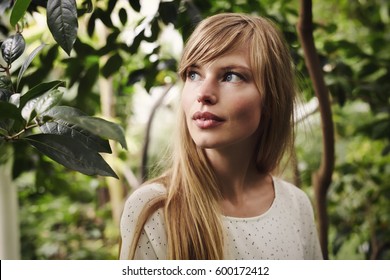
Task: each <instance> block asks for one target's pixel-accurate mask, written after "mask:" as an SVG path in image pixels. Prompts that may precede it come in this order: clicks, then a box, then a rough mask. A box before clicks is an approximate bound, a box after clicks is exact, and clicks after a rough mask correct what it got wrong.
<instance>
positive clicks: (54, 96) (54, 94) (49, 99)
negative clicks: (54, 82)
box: [35, 89, 64, 115]
mask: <svg viewBox="0 0 390 280" xmlns="http://www.w3.org/2000/svg"><path fill="white" fill-rule="evenodd" d="M63 94H64V93H63V92H62V91H59V90H58V89H55V90H53V91H50V92H48V93H46V94H45V95H42V96H41V97H39V98H38V101H37V104H36V105H35V111H36V112H37V115H41V114H42V113H44V112H46V111H47V110H49V109H50V108H52V107H54V106H55V105H57V104H58V103H59V102H60V101H61V98H62V96H63Z"/></svg>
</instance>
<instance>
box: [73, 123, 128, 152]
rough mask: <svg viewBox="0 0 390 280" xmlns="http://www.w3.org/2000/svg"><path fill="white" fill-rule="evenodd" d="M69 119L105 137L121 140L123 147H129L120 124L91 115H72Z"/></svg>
mask: <svg viewBox="0 0 390 280" xmlns="http://www.w3.org/2000/svg"><path fill="white" fill-rule="evenodd" d="M67 121H68V120H67ZM69 121H70V122H71V123H74V124H77V125H79V126H80V127H82V128H84V129H87V130H89V131H90V132H92V133H93V134H95V135H98V136H100V137H102V138H104V139H112V140H115V141H117V142H119V143H120V144H121V145H122V147H123V148H125V149H127V144H126V138H125V134H124V131H123V128H122V127H121V126H119V125H118V124H115V123H112V122H109V121H106V120H103V119H101V118H96V117H89V116H81V117H72V118H70V119H69Z"/></svg>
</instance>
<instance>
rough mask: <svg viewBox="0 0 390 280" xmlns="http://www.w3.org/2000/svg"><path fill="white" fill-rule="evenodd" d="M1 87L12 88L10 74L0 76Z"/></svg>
mask: <svg viewBox="0 0 390 280" xmlns="http://www.w3.org/2000/svg"><path fill="white" fill-rule="evenodd" d="M0 89H8V90H12V81H11V79H10V78H9V77H8V76H0Z"/></svg>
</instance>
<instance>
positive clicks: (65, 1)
mask: <svg viewBox="0 0 390 280" xmlns="http://www.w3.org/2000/svg"><path fill="white" fill-rule="evenodd" d="M47 25H48V26H49V29H50V32H51V33H52V35H53V37H54V39H55V40H56V42H57V43H58V44H59V45H60V46H61V48H62V49H63V50H64V51H65V52H66V53H67V54H68V55H70V52H71V50H72V48H73V44H74V42H75V41H76V37H77V29H78V21H77V7H76V1H74V0H51V1H48V2H47Z"/></svg>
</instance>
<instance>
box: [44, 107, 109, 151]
mask: <svg viewBox="0 0 390 280" xmlns="http://www.w3.org/2000/svg"><path fill="white" fill-rule="evenodd" d="M78 116H85V113H84V112H82V111H80V110H78V109H76V108H72V107H68V106H56V107H54V108H52V109H50V110H48V111H47V112H45V113H44V117H48V118H50V119H52V121H51V122H48V123H46V124H44V125H43V126H41V131H42V132H43V133H50V134H61V135H68V136H70V137H73V138H78V139H79V140H80V141H81V142H83V143H84V144H85V145H86V146H88V147H89V148H90V149H93V150H96V151H97V152H102V153H111V148H110V145H109V143H108V141H107V140H103V139H101V138H100V137H98V136H96V135H95V134H93V133H92V132H90V131H88V130H86V129H83V128H81V127H79V126H77V125H74V124H72V123H70V122H69V121H66V120H69V119H71V118H72V117H78Z"/></svg>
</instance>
